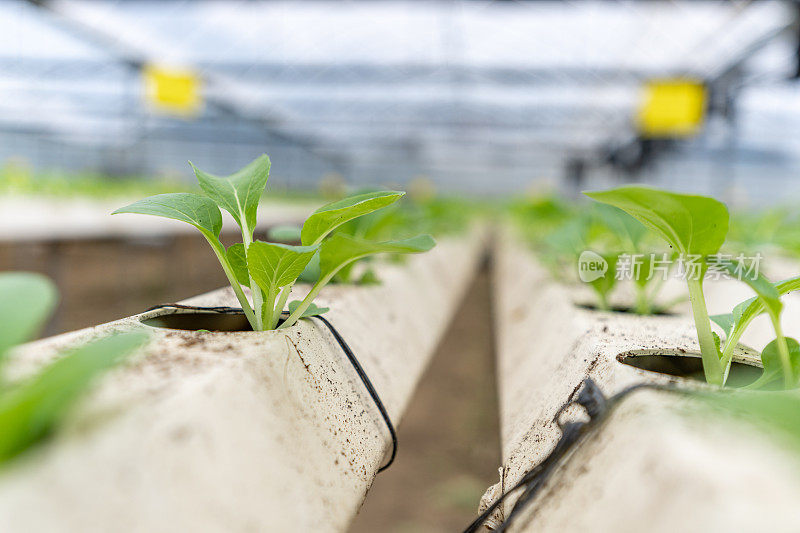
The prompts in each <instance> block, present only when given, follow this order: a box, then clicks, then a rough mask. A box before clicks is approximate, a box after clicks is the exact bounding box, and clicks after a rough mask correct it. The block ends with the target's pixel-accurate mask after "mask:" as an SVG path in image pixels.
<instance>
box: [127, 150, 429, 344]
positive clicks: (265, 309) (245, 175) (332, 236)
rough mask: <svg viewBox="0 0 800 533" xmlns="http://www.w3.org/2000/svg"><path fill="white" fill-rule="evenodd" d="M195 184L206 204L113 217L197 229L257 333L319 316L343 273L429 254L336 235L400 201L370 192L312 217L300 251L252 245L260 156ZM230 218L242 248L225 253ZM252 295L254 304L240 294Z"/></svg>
mask: <svg viewBox="0 0 800 533" xmlns="http://www.w3.org/2000/svg"><path fill="white" fill-rule="evenodd" d="M192 168H193V169H194V173H195V176H196V177H197V180H198V182H199V183H200V188H201V189H202V190H203V192H204V193H205V196H203V195H200V194H192V193H172V194H159V195H156V196H152V197H149V198H145V199H143V200H140V201H138V202H135V203H133V204H130V205H128V206H126V207H123V208H121V209H117V210H116V211H114V213H113V214H119V213H138V214H145V215H155V216H160V217H165V218H172V219H176V220H180V221H182V222H186V223H188V224H191V225H193V226H194V227H195V228H197V229H198V230H199V231H200V233H202V235H203V236H204V237H205V239H206V240H207V241H208V243H209V244H210V245H211V248H212V249H213V251H214V254H215V255H216V257H217V260H218V261H219V263H220V265H221V266H222V270H223V271H224V272H225V275H226V277H227V278H228V282H229V283H230V285H231V288H232V289H233V292H234V294H235V295H236V298H237V299H238V300H239V304H240V305H241V307H242V311H243V312H244V314H245V316H246V317H247V320H248V321H249V322H250V325H251V327H252V328H253V330H255V331H263V330H271V329H276V328H288V327H291V326H292V325H294V324H295V323H296V322H297V320H299V319H300V318H302V317H306V316H313V315H315V314H320V313H322V312H324V310H323V309H321V308H319V307H317V306H316V305H314V304H313V300H314V298H316V296H317V295H318V294H319V292H320V291H321V290H322V288H323V287H324V286H325V285H327V284H328V283H329V282H330V281H331V279H333V277H334V276H335V275H336V274H337V273H338V272H339V271H340V270H342V269H344V268H346V267H347V266H348V265H350V264H351V263H353V262H354V261H357V260H359V259H362V258H364V257H367V256H370V255H375V254H380V253H394V254H406V253H420V252H426V251H428V250H430V249H431V248H433V246H434V245H435V242H434V240H433V238H432V237H431V236H430V235H417V236H415V237H411V238H409V239H403V240H393V241H383V242H373V241H369V240H365V239H360V238H355V237H347V236H344V235H338V234H337V233H336V232H335V231H336V230H337V229H338V228H339V227H340V226H342V225H343V224H345V223H347V222H349V221H351V220H353V219H356V218H358V217H361V216H364V215H368V214H370V213H373V212H375V211H378V210H380V209H383V208H385V207H387V206H389V205H391V204H393V203H394V202H396V201H397V200H399V199H400V198H401V197H402V196H403V195H404V194H405V193H403V192H398V191H373V192H368V193H364V194H358V195H355V196H351V197H348V198H345V199H343V200H339V201H336V202H332V203H329V204H327V205H324V206H322V207H320V208H319V209H317V210H316V211H314V213H312V214H311V215H310V216H309V217H308V219H306V221H305V222H304V223H303V227H302V229H301V230H300V234H299V240H300V245H290V244H280V243H274V242H262V241H255V240H254V239H253V232H254V229H255V226H256V215H257V211H258V204H259V201H260V199H261V196H262V195H263V193H264V189H265V188H266V185H267V179H268V177H269V169H270V160H269V157H267V156H266V155H262V156H261V157H259V158H257V159H256V160H255V161H253V162H252V163H250V164H248V165H247V166H245V167H244V168H242V169H241V170H239V171H237V172H235V173H234V174H231V175H229V176H223V177H219V176H214V175H211V174H208V173H206V172H204V171H202V170H200V169H198V168H197V167H195V166H194V165H192ZM220 208H222V209H224V210H226V211H227V212H228V213H230V214H231V216H232V217H233V219H234V220H235V221H236V223H237V224H238V226H239V228H240V230H241V235H242V242H241V243H238V244H234V245H233V246H230V247H229V248H228V249H225V247H224V245H223V244H222V243H221V242H220V239H219V235H220V232H221V230H222V214H221V211H220ZM315 258H318V260H319V264H320V273H319V277H318V279H317V281H316V283H314V285H313V286H312V287H311V290H310V291H309V293H308V295H307V296H306V297H305V298H304V299H303V300H302V301H299V302H297V303H295V302H292V303H289V312H290V314H289V317H288V318H287V319H286V320H285V321H283V323H280V318H281V314H282V313H283V310H284V308H285V307H286V305H287V301H288V299H289V295H290V294H291V292H292V288H293V287H294V285H295V283H296V282H297V280H298V277H299V276H300V275H301V273H302V272H303V271H304V270H305V269H306V267H307V266H308V264H309V263H310V262H311V261H312V260H315ZM245 287H246V288H249V290H250V294H251V297H252V301H251V300H249V299H248V298H247V295H246V294H245V291H244V288H245Z"/></svg>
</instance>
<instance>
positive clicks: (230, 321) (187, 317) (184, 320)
mask: <svg viewBox="0 0 800 533" xmlns="http://www.w3.org/2000/svg"><path fill="white" fill-rule="evenodd" d="M141 322H142V324H145V325H147V326H151V327H154V328H167V329H184V330H189V331H198V330H203V329H205V330H208V331H253V328H251V327H250V323H249V322H248V321H247V317H245V316H244V313H200V312H190V313H172V314H169V315H161V316H156V317H152V318H143V319H142V320H141Z"/></svg>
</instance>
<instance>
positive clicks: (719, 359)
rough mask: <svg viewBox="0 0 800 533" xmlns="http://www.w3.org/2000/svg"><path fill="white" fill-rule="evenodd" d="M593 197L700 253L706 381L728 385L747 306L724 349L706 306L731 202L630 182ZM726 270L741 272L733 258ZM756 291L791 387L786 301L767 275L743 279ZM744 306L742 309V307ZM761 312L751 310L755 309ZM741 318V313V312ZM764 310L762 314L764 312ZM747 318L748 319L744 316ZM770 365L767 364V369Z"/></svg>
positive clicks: (681, 249) (693, 289)
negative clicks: (706, 285)
mask: <svg viewBox="0 0 800 533" xmlns="http://www.w3.org/2000/svg"><path fill="white" fill-rule="evenodd" d="M585 194H586V195H587V196H589V197H590V198H593V199H595V200H597V201H599V202H602V203H606V204H609V205H613V206H615V207H618V208H620V209H622V210H623V211H625V212H627V213H628V214H630V215H631V216H633V217H634V218H636V219H637V220H638V221H639V222H641V223H642V224H644V225H645V226H646V227H648V228H649V229H651V230H652V231H654V232H655V233H656V234H657V235H658V236H660V237H661V238H662V239H664V240H665V241H666V242H667V244H668V245H669V246H670V247H671V248H673V250H675V251H676V252H677V253H679V254H681V255H682V256H683V257H688V258H696V261H697V263H698V264H697V266H698V269H697V272H696V273H695V275H690V276H687V279H686V281H687V285H688V289H689V298H690V301H691V305H692V314H693V318H694V323H695V329H696V330H697V337H698V341H699V344H700V352H701V355H702V360H703V370H704V373H705V377H706V381H708V382H709V383H712V384H715V385H723V384H724V383H725V380H726V378H727V375H728V372H729V369H730V363H731V358H732V356H733V349H734V348H735V346H736V341H738V337H737V336H736V335H737V334H738V335H741V332H740V331H739V330H738V329H735V326H736V324H737V323H738V324H739V325H740V326H739V327H740V328H741V327H743V325H746V324H745V322H747V323H749V321H747V317H748V316H749V314H748V315H747V316H744V313H745V312H748V310H747V308H743V309H739V311H736V310H734V313H732V315H734V318H732V319H731V320H729V321H727V322H725V325H726V326H729V328H727V329H726V328H725V327H724V326H723V329H726V331H731V332H732V333H734V334H733V335H729V337H728V338H727V339H726V346H725V348H724V349H721V341H720V339H719V337H718V336H717V335H716V334H715V333H714V332H713V331H712V330H711V321H710V319H709V316H708V311H707V308H706V302H705V297H704V294H703V279H704V277H705V273H706V271H707V270H708V258H709V256H714V255H715V254H717V253H718V252H719V250H720V248H721V247H722V245H723V243H724V242H725V238H726V235H727V232H728V222H729V215H728V210H727V208H726V207H725V204H723V203H722V202H719V201H717V200H714V199H713V198H707V197H704V196H695V195H688V194H677V193H671V192H667V191H661V190H658V189H652V188H648V187H642V186H635V185H633V186H625V187H619V188H617V189H612V190H609V191H598V192H587V193H585ZM717 264H718V265H719V266H721V267H722V268H723V269H725V270H728V271H731V272H733V271H735V269H736V265H735V264H733V263H730V262H720V263H717ZM742 281H744V282H746V283H747V284H748V285H750V287H751V288H752V289H753V290H754V291H755V292H756V295H757V296H756V300H757V301H758V302H760V305H763V309H761V311H760V312H766V313H768V314H769V316H770V319H771V320H772V324H773V327H774V329H775V334H776V340H775V345H774V347H770V350H768V351H767V353H766V358H767V360H769V361H770V368H772V367H773V366H774V365H772V364H771V361H772V350H773V349H774V350H776V351H777V353H778V356H779V357H778V359H780V362H781V367H782V374H783V376H784V378H785V386H786V387H787V388H789V387H792V386H795V385H796V382H797V381H796V379H794V378H793V377H792V370H791V367H792V353H791V351H790V342H789V341H788V340H787V339H786V338H785V337H784V335H783V332H782V331H781V325H780V312H781V309H782V303H781V301H780V295H779V293H778V290H777V289H776V287H775V286H774V285H772V284H771V283H769V282H768V281H767V280H766V279H765V278H764V277H763V276H758V277H757V278H756V279H749V278H748V277H744V278H742ZM737 309H738V308H737ZM752 312H755V311H749V312H748V313H752ZM737 314H738V318H735V316H737ZM759 314H760V313H759ZM743 317H744V318H743ZM766 366H767V365H766V364H765V368H766Z"/></svg>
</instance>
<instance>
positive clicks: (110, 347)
mask: <svg viewBox="0 0 800 533" xmlns="http://www.w3.org/2000/svg"><path fill="white" fill-rule="evenodd" d="M147 338H148V336H147V334H146V333H143V332H131V333H122V334H117V335H112V336H109V337H105V338H102V339H99V340H95V341H92V342H90V343H88V344H86V345H84V346H81V347H79V348H77V349H75V350H73V351H71V352H69V353H67V354H65V355H64V356H62V357H61V358H60V359H58V360H57V361H56V362H55V363H53V364H51V365H50V366H49V367H47V368H45V369H44V370H43V371H42V372H41V373H39V374H38V375H36V376H34V377H32V378H30V379H28V380H26V381H23V382H21V383H18V384H16V385H14V386H12V387H11V388H10V389H8V390H6V391H4V392H3V393H2V394H0V462H3V461H6V460H8V459H10V458H11V457H14V456H15V455H17V454H19V453H20V452H22V451H24V450H25V449H27V448H28V447H29V446H30V445H32V444H34V443H35V442H37V441H38V440H40V439H42V438H43V437H46V436H47V435H48V434H49V433H51V432H52V431H53V429H54V428H55V427H56V426H57V425H58V424H59V422H61V420H62V419H63V417H64V415H65V414H66V413H67V412H68V410H69V409H70V408H72V406H73V405H74V404H75V402H76V400H78V399H79V398H80V396H81V395H82V394H83V393H84V392H85V391H86V390H87V389H88V387H89V386H90V385H91V383H92V381H93V379H94V378H95V377H96V376H98V375H99V374H100V373H101V372H103V371H104V370H107V369H108V368H110V367H112V366H114V365H115V364H117V363H119V362H120V361H121V360H122V359H123V358H124V357H125V356H127V355H128V354H130V353H131V352H133V351H134V350H135V349H137V348H139V347H141V346H142V345H143V344H144V343H145V341H146V340H147Z"/></svg>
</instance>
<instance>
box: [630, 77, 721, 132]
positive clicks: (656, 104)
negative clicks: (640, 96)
mask: <svg viewBox="0 0 800 533" xmlns="http://www.w3.org/2000/svg"><path fill="white" fill-rule="evenodd" d="M705 106H706V87H705V85H704V84H703V82H701V81H697V80H690V79H664V80H651V81H649V82H648V83H647V85H645V98H644V102H643V104H642V106H641V107H640V109H639V113H638V117H637V125H638V128H639V132H640V133H641V134H642V135H643V136H645V137H688V136H691V135H694V134H695V133H697V132H698V131H699V130H700V127H701V126H702V125H703V117H704V114H705Z"/></svg>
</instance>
